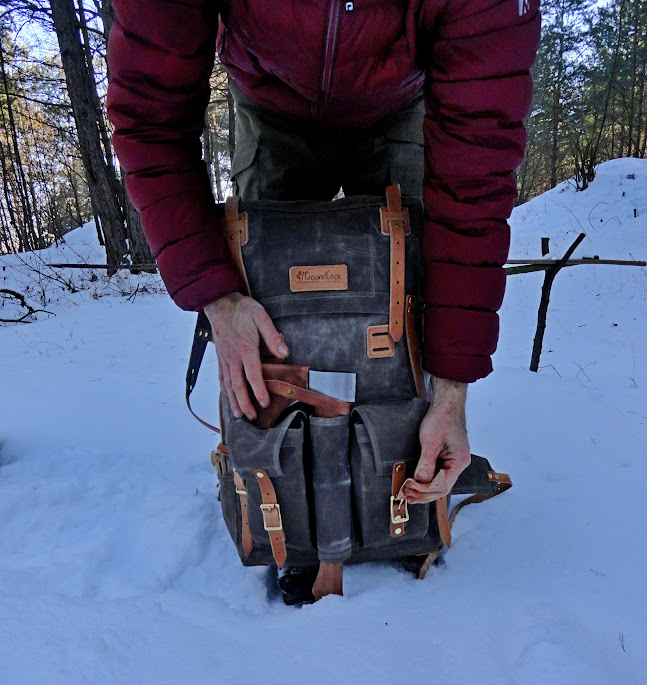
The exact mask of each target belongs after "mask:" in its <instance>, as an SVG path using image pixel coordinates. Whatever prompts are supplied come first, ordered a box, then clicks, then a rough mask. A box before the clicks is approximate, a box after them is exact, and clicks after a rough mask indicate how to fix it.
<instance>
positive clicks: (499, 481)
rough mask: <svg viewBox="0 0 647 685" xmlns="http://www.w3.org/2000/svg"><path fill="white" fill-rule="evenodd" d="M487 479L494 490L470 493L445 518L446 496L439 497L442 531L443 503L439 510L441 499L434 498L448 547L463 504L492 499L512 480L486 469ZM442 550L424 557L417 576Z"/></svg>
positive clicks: (439, 524) (423, 571)
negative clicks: (444, 523)
mask: <svg viewBox="0 0 647 685" xmlns="http://www.w3.org/2000/svg"><path fill="white" fill-rule="evenodd" d="M487 475H488V480H489V481H490V482H492V483H495V485H496V487H495V489H494V492H491V493H477V494H476V495H472V496H471V497H468V498H467V499H465V500H463V501H462V502H460V503H459V504H457V505H456V506H455V507H454V510H453V511H452V515H451V516H450V517H449V519H447V498H446V497H443V498H441V499H442V501H443V503H444V510H445V514H444V516H445V521H446V527H445V531H443V527H442V524H441V516H442V508H443V504H440V510H439V503H440V502H441V500H436V512H437V513H438V526H439V529H440V534H441V538H442V539H443V542H444V543H445V544H446V545H447V546H448V547H449V546H450V545H451V529H452V526H453V525H454V520H455V519H456V514H458V512H459V511H460V510H461V509H462V508H463V507H465V506H467V505H468V504H477V503H479V502H485V500H487V499H492V498H493V497H496V496H497V495H500V494H501V493H502V492H505V491H506V490H509V489H510V488H511V487H512V480H511V478H510V476H509V475H508V474H507V473H496V472H495V471H488V474H487ZM443 535H444V536H448V540H449V544H447V542H446V541H445V537H444V536H443ZM441 552H442V547H441V548H440V549H438V550H437V551H435V552H432V553H431V554H429V555H427V558H426V559H425V561H424V563H423V565H422V566H421V567H420V571H418V578H420V579H421V580H422V579H423V578H424V577H425V576H426V575H427V571H428V570H429V569H430V568H431V566H432V564H433V563H434V561H436V559H437V558H438V557H439V555H440V553H441Z"/></svg>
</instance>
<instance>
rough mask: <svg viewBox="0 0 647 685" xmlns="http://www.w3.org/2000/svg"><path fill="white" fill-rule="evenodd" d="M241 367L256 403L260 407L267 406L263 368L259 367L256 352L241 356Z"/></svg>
mask: <svg viewBox="0 0 647 685" xmlns="http://www.w3.org/2000/svg"><path fill="white" fill-rule="evenodd" d="M243 367H244V369H245V376H247V380H248V382H249V384H250V385H251V386H252V391H253V393H254V396H255V397H256V399H257V400H258V403H259V404H260V405H261V407H267V406H269V404H270V394H269V393H268V392H267V388H266V387H265V381H264V380H263V367H262V366H261V359H260V357H259V355H258V350H248V351H247V352H245V353H244V354H243Z"/></svg>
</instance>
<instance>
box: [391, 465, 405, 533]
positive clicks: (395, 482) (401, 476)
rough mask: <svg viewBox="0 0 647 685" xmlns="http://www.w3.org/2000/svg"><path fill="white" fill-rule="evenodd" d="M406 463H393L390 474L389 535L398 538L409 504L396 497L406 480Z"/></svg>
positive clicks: (402, 528) (401, 531)
mask: <svg viewBox="0 0 647 685" xmlns="http://www.w3.org/2000/svg"><path fill="white" fill-rule="evenodd" d="M406 468H407V464H406V462H404V461H397V462H396V463H395V464H393V472H392V474H391V500H390V504H389V512H390V515H391V537H392V538H400V537H402V536H403V535H404V524H405V523H406V522H407V521H408V520H409V505H408V504H407V500H406V499H396V498H397V495H398V493H399V492H400V489H401V488H402V486H403V485H404V481H405V480H406Z"/></svg>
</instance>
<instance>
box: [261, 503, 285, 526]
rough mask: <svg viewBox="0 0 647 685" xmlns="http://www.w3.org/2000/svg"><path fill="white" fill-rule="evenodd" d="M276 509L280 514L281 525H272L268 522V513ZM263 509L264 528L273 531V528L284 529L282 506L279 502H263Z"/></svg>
mask: <svg viewBox="0 0 647 685" xmlns="http://www.w3.org/2000/svg"><path fill="white" fill-rule="evenodd" d="M274 509H276V513H277V514H278V517H279V525H278V526H270V525H268V523H267V517H266V514H269V513H271V512H272V511H274ZM261 511H262V512H263V528H265V530H267V531H268V532H269V531H273V530H282V529H283V521H282V519H281V507H280V506H279V505H278V504H261Z"/></svg>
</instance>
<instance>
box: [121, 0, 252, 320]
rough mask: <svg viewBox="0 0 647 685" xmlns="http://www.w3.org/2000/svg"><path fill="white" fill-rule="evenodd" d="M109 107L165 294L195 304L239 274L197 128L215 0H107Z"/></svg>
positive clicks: (216, 294)
mask: <svg viewBox="0 0 647 685" xmlns="http://www.w3.org/2000/svg"><path fill="white" fill-rule="evenodd" d="M114 9H115V13H116V21H115V23H114V25H113V28H112V30H111V33H110V41H109V45H108V62H109V66H110V72H111V80H110V85H109V88H108V104H107V106H108V116H109V118H110V121H111V122H112V124H113V125H114V127H115V132H114V136H113V143H114V147H115V150H116V152H117V156H118V157H119V161H120V162H121V164H122V166H123V167H124V168H125V169H126V171H127V176H126V187H127V190H128V193H129V195H130V197H131V199H132V201H133V204H134V205H135V207H136V208H137V210H138V211H139V212H140V214H141V218H142V226H143V229H144V233H145V234H146V238H147V239H148V242H149V244H150V246H151V249H152V250H153V254H154V255H155V257H156V259H157V264H158V266H159V269H160V273H161V275H162V278H163V279H164V282H165V284H166V287H167V289H168V292H169V294H170V295H171V297H172V298H173V299H174V300H175V302H176V303H177V304H178V305H179V306H180V307H182V309H188V310H195V311H197V310H199V309H202V308H203V307H204V306H205V305H207V304H209V303H210V302H213V301H214V300H217V299H218V298H220V297H222V296H224V295H227V294H229V293H231V292H234V291H236V290H239V289H241V288H242V287H243V283H242V280H241V278H240V276H239V274H238V272H237V271H236V268H235V266H234V265H233V263H232V261H231V258H230V255H229V251H228V248H227V245H226V243H225V241H224V239H223V237H222V236H221V234H220V232H219V230H218V221H217V218H216V213H215V204H214V200H213V195H212V193H211V189H210V185H209V180H208V176H207V170H206V166H205V164H204V162H203V161H202V148H201V144H200V135H201V132H202V126H203V120H204V113H205V109H206V106H207V104H208V101H209V76H210V74H211V70H212V68H213V61H214V54H215V39H216V36H215V31H216V28H217V3H216V2H214V0H114Z"/></svg>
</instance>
